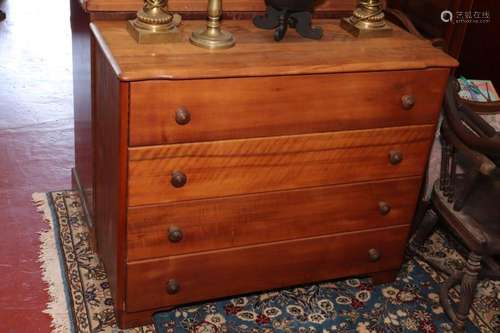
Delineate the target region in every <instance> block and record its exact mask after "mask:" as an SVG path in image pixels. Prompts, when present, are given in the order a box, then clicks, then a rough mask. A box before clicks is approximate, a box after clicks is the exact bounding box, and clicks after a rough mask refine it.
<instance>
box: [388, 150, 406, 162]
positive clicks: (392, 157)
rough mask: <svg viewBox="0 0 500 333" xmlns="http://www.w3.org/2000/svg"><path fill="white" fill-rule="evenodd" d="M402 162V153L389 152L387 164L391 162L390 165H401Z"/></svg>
mask: <svg viewBox="0 0 500 333" xmlns="http://www.w3.org/2000/svg"><path fill="white" fill-rule="evenodd" d="M401 161H403V153H402V152H400V151H397V150H391V151H390V152H389V162H391V164H392V165H396V164H399V163H401Z"/></svg>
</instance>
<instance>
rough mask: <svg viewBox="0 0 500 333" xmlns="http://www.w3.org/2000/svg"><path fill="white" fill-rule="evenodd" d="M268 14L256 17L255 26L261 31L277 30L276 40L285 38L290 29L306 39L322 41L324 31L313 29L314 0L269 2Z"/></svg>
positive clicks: (272, 0) (317, 28) (277, 0)
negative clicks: (293, 29)
mask: <svg viewBox="0 0 500 333" xmlns="http://www.w3.org/2000/svg"><path fill="white" fill-rule="evenodd" d="M266 2H267V8H266V13H265V14H264V15H260V16H256V17H254V19H253V24H255V26H256V27H257V28H261V29H269V30H272V29H275V30H274V40H276V41H280V40H282V39H283V37H285V34H286V31H287V30H288V27H291V28H295V30H296V31H297V32H298V34H299V35H301V36H302V37H305V38H311V39H321V37H323V29H321V28H320V27H311V21H312V11H313V8H314V0H267V1H266Z"/></svg>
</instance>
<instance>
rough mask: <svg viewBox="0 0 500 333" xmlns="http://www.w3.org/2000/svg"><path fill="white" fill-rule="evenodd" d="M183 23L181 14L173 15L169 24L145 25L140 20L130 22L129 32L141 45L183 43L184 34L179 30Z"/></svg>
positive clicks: (128, 25)
mask: <svg viewBox="0 0 500 333" xmlns="http://www.w3.org/2000/svg"><path fill="white" fill-rule="evenodd" d="M180 23H181V16H180V15H179V14H172V19H171V20H170V21H169V22H168V23H163V24H151V23H145V22H143V21H141V20H139V19H138V18H136V19H134V20H129V21H128V23H127V30H128V32H129V33H130V35H132V37H133V38H134V39H135V40H136V41H137V43H139V44H155V43H169V42H180V41H182V34H181V33H180V31H179V29H178V28H177V27H178V26H179V25H180Z"/></svg>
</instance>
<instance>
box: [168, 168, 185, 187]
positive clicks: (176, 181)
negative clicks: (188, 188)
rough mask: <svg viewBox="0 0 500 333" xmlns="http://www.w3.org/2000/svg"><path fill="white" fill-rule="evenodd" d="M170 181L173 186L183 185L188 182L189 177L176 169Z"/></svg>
mask: <svg viewBox="0 0 500 333" xmlns="http://www.w3.org/2000/svg"><path fill="white" fill-rule="evenodd" d="M170 183H171V184H172V186H173V187H177V188H179V187H183V186H184V185H186V183H187V177H186V175H185V174H184V173H183V172H182V171H178V170H176V171H174V172H172V178H171V179H170Z"/></svg>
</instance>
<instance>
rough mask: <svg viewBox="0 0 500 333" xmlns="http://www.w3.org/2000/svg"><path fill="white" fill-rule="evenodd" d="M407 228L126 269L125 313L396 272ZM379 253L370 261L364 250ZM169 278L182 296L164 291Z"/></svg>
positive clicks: (153, 262) (138, 264) (243, 249)
mask: <svg viewBox="0 0 500 333" xmlns="http://www.w3.org/2000/svg"><path fill="white" fill-rule="evenodd" d="M408 230H409V226H400V227H394V228H387V229H379V230H374V229H372V230H366V231H363V232H358V233H345V234H336V235H328V236H321V237H315V238H305V239H300V240H294V241H287V242H277V243H271V244H266V245H261V246H250V247H240V248H233V249H228V250H220V251H212V252H206V253H200V254H193V255H183V256H175V257H167V258H164V259H159V260H149V261H143V262H134V263H129V264H128V265H127V311H139V310H145V309H149V308H157V307H162V306H170V305H175V304H183V303H190V302H195V301H200V300H208V299H212V298H219V297H224V296H229V295H236V294H241V293H247V292H254V291H259V290H266V289H271V288H276V287H285V286H290V285H296V284H302V283H306V282H307V283H310V282H314V281H322V280H327V279H333V278H341V277H346V276H352V275H362V274H367V273H373V272H381V271H388V270H392V269H395V268H397V267H399V265H400V264H401V260H402V257H403V251H404V247H405V245H406V238H407V234H408ZM372 248H374V249H377V250H378V251H379V253H380V256H381V258H380V260H379V261H376V262H372V261H371V260H370V258H369V255H368V251H369V250H370V249H372ZM169 279H175V280H177V281H178V282H179V284H180V291H179V292H178V293H177V294H175V295H169V294H167V292H166V291H165V286H166V283H167V281H168V280H169Z"/></svg>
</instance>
